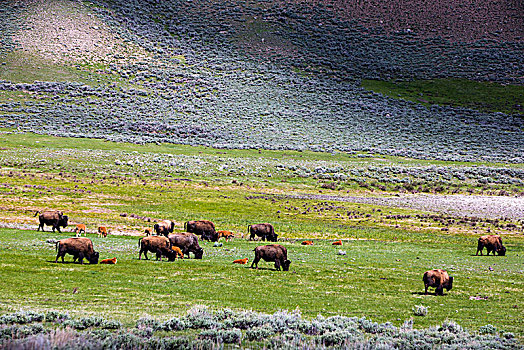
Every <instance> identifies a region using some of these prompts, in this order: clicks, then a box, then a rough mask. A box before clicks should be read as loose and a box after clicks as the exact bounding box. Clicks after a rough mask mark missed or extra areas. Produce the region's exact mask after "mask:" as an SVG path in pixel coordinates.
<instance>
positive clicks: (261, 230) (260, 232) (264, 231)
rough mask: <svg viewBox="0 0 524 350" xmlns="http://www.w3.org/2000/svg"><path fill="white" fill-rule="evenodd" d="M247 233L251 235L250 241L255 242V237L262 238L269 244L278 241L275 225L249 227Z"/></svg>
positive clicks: (266, 224)
mask: <svg viewBox="0 0 524 350" xmlns="http://www.w3.org/2000/svg"><path fill="white" fill-rule="evenodd" d="M247 233H248V234H249V240H250V241H251V240H254V239H255V236H258V237H261V238H262V240H263V241H265V240H268V241H269V242H276V241H277V239H278V235H277V234H275V229H274V228H273V225H271V224H268V223H265V224H255V225H249V226H248V227H247Z"/></svg>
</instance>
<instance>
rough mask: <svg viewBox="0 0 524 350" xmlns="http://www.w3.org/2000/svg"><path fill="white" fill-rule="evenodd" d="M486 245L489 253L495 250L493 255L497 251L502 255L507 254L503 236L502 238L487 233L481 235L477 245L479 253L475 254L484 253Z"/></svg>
mask: <svg viewBox="0 0 524 350" xmlns="http://www.w3.org/2000/svg"><path fill="white" fill-rule="evenodd" d="M484 247H486V250H487V251H488V254H487V255H489V253H491V252H493V255H495V252H497V254H498V255H500V256H504V255H506V247H504V246H503V245H502V238H500V236H497V235H486V236H482V237H480V238H479V241H478V245H477V253H476V254H475V255H479V252H480V255H482V251H483V250H484Z"/></svg>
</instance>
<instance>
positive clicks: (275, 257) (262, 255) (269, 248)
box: [251, 244, 291, 271]
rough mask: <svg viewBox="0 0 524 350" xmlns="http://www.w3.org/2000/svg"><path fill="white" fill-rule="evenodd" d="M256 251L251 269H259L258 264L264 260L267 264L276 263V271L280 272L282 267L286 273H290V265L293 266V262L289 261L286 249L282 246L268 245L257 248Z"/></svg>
mask: <svg viewBox="0 0 524 350" xmlns="http://www.w3.org/2000/svg"><path fill="white" fill-rule="evenodd" d="M254 251H255V260H253V263H252V264H251V267H253V265H254V266H255V267H256V268H257V269H258V262H259V261H260V259H263V260H264V261H267V262H271V261H274V262H275V269H276V270H277V271H280V267H282V269H283V270H284V271H289V265H290V264H291V261H289V260H287V249H286V247H284V246H281V245H280V244H268V245H264V246H259V247H256V248H255V249H254Z"/></svg>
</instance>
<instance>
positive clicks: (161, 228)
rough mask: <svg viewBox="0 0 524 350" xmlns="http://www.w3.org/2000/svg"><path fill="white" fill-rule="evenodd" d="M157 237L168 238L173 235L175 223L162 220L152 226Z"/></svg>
mask: <svg viewBox="0 0 524 350" xmlns="http://www.w3.org/2000/svg"><path fill="white" fill-rule="evenodd" d="M153 228H154V229H155V232H156V234H157V235H159V236H160V235H162V236H166V237H167V236H168V235H169V234H170V233H173V230H174V229H175V223H174V222H173V221H171V220H162V221H160V222H159V223H157V224H155V226H153Z"/></svg>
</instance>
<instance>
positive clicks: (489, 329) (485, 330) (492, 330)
mask: <svg viewBox="0 0 524 350" xmlns="http://www.w3.org/2000/svg"><path fill="white" fill-rule="evenodd" d="M479 333H480V334H497V327H495V326H493V325H491V324H487V325H485V326H482V327H480V328H479Z"/></svg>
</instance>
